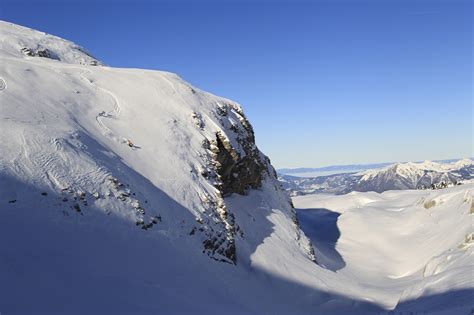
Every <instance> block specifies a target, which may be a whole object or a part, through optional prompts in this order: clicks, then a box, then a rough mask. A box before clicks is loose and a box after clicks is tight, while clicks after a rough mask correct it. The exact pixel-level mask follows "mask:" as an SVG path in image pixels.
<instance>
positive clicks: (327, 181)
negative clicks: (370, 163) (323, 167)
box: [279, 159, 474, 196]
mask: <svg viewBox="0 0 474 315" xmlns="http://www.w3.org/2000/svg"><path fill="white" fill-rule="evenodd" d="M279 178H280V181H281V182H282V185H283V187H284V188H285V189H286V190H288V191H289V192H290V194H291V195H292V196H297V195H305V194H313V193H335V194H345V193H349V192H351V191H375V192H383V191H386V190H401V189H428V188H433V189H437V188H443V187H447V186H453V185H457V184H459V183H462V182H463V181H466V180H471V179H473V178H474V163H473V160H472V159H463V160H454V161H453V160H449V161H443V163H439V162H432V161H425V162H421V163H414V162H408V163H395V164H391V165H388V166H386V167H384V168H379V169H373V170H367V171H363V172H353V173H343V174H334V175H328V176H319V177H308V178H304V177H296V176H291V175H285V174H280V177H279Z"/></svg>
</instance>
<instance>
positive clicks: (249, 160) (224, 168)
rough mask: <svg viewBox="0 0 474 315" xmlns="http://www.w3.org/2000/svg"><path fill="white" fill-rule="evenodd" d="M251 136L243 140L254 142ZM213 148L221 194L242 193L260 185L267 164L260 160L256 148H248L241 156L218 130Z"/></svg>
mask: <svg viewBox="0 0 474 315" xmlns="http://www.w3.org/2000/svg"><path fill="white" fill-rule="evenodd" d="M252 138H253V137H248V138H247V139H245V140H243V141H248V142H249V144H254V142H253V139H252ZM248 147H250V145H249V146H248ZM213 148H214V150H213V151H212V152H213V153H214V159H215V161H216V162H217V163H216V166H217V173H218V175H219V176H220V179H221V182H222V183H221V185H220V187H218V188H219V190H220V191H221V193H222V195H223V196H227V195H229V194H231V193H238V194H241V195H244V194H245V191H246V190H247V189H249V188H258V187H260V186H261V183H262V179H263V175H264V173H265V172H266V170H267V166H266V165H265V163H264V162H262V161H261V157H260V152H259V151H258V150H257V149H253V150H248V152H245V153H246V155H245V156H244V157H241V156H240V154H239V153H237V152H236V151H235V149H234V148H233V147H232V146H231V144H230V142H229V140H227V138H225V136H223V135H222V134H221V133H219V132H218V133H217V134H216V140H215V146H214V147H213Z"/></svg>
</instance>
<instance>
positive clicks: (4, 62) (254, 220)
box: [0, 22, 315, 311]
mask: <svg viewBox="0 0 474 315" xmlns="http://www.w3.org/2000/svg"><path fill="white" fill-rule="evenodd" d="M0 43H1V44H0V57H1V62H0V76H1V80H0V81H1V82H2V85H1V87H2V89H1V90H0V103H1V111H0V120H1V133H0V134H1V135H0V140H1V141H0V152H1V154H0V183H1V184H0V205H1V212H0V218H1V220H0V223H1V228H0V230H2V232H3V233H5V234H3V233H2V237H1V239H2V240H3V241H6V240H7V239H10V240H13V239H15V240H17V242H18V246H17V247H16V249H15V248H10V249H9V251H8V253H6V254H4V255H2V256H1V259H0V264H1V266H2V267H1V268H0V273H1V277H0V278H2V279H7V281H3V280H2V281H0V282H1V283H2V284H1V288H0V291H1V292H2V295H3V296H5V294H3V293H5V292H7V291H8V290H9V289H8V286H9V285H11V284H12V283H18V284H19V286H21V285H23V286H30V284H29V283H28V281H27V279H26V278H22V277H23V276H20V275H19V274H17V273H15V272H13V273H11V270H10V269H9V268H10V267H9V266H13V267H12V268H16V267H15V266H17V265H18V261H17V259H19V258H20V257H29V256H28V254H26V253H27V252H28V250H29V249H30V247H32V246H33V247H34V246H35V242H34V241H33V240H28V241H26V240H27V239H28V237H27V236H26V235H25V233H28V234H29V233H32V234H36V235H42V236H41V237H40V238H42V239H43V240H44V241H46V240H47V241H46V242H45V243H43V245H41V246H42V248H43V251H39V252H36V251H34V255H37V257H39V259H40V260H41V261H42V263H40V266H38V269H36V267H35V268H33V266H26V267H25V270H24V271H25V273H26V274H28V275H32V274H35V273H36V272H38V271H39V272H41V270H42V269H44V272H45V273H46V274H47V273H48V272H52V274H54V272H53V271H51V270H50V269H49V268H50V267H48V266H55V263H53V262H52V261H50V259H59V261H62V262H63V263H65V264H70V263H71V261H73V257H72V256H70V255H69V254H68V250H67V249H66V247H67V244H62V243H61V242H60V241H58V240H61V239H63V238H64V239H65V240H69V241H70V242H71V244H74V245H75V246H79V245H78V244H77V240H74V239H73V240H71V239H68V237H66V236H65V235H63V233H65V231H64V229H66V230H70V231H74V233H77V236H76V237H79V235H81V236H83V237H84V239H87V240H88V242H89V241H90V240H91V239H92V238H98V239H101V238H106V239H107V238H111V239H113V238H116V239H117V240H118V244H120V243H122V244H123V246H124V247H126V248H127V247H129V246H130V244H129V243H128V242H127V241H124V235H129V238H130V240H133V241H135V242H144V243H149V244H151V246H148V247H146V246H145V247H144V250H145V251H147V252H149V251H151V250H153V247H154V246H155V245H156V250H160V249H161V248H162V249H163V251H162V253H163V255H164V258H162V260H164V261H163V262H160V261H159V260H156V257H155V258H154V259H155V264H156V266H167V265H168V264H170V263H171V262H172V261H174V260H189V261H190V262H194V261H196V263H197V264H198V265H199V264H201V267H202V266H204V267H203V268H204V269H205V268H208V266H210V265H209V264H210V263H211V262H213V260H217V261H220V262H227V263H230V264H236V263H237V264H239V261H240V265H245V264H252V261H253V258H251V257H250V256H251V255H252V254H254V252H255V250H256V248H257V246H262V244H261V243H262V242H263V239H264V238H270V239H271V238H272V237H275V238H276V240H275V242H273V243H272V244H271V245H269V246H270V247H272V248H274V249H273V250H272V249H270V252H274V253H276V252H277V251H276V250H275V247H274V246H279V245H282V247H283V248H286V249H287V250H288V251H290V252H291V253H292V254H291V256H295V255H296V256H300V260H303V261H307V263H308V264H309V266H312V265H315V264H314V262H313V261H312V260H314V257H313V255H312V247H311V244H310V243H309V241H308V239H307V238H306V237H305V236H304V234H303V233H302V232H301V231H300V229H299V227H298V226H297V224H296V223H297V220H296V219H295V212H294V209H293V208H292V206H291V201H290V199H289V197H287V195H286V194H285V192H284V191H282V190H281V189H280V188H279V184H278V181H277V179H276V177H275V172H274V170H273V168H272V167H271V165H270V162H269V160H268V158H267V157H265V156H264V155H263V154H262V153H260V151H259V150H258V148H257V147H256V145H255V142H254V135H253V130H252V127H251V125H250V123H249V122H248V120H247V119H246V117H245V116H244V113H243V111H242V108H241V107H240V106H239V105H238V104H237V103H235V102H233V101H230V100H228V99H224V98H221V97H217V96H214V95H212V94H209V93H206V92H203V91H200V90H198V89H197V88H194V87H192V86H191V85H190V84H188V83H187V82H185V81H183V80H182V79H181V78H179V77H178V76H177V75H175V74H172V73H166V72H159V71H147V70H136V69H116V68H109V67H103V66H91V64H92V65H100V62H98V61H97V62H94V61H96V59H94V58H93V57H91V56H90V55H89V54H87V53H85V52H84V50H83V49H82V48H80V47H79V46H77V45H75V44H73V43H71V42H68V41H65V40H63V39H60V38H57V37H55V36H51V35H47V34H44V33H41V32H38V31H34V30H31V29H27V28H24V27H21V26H17V25H14V24H11V23H7V22H1V24H0ZM24 48H28V49H27V50H25V49H24ZM255 189H258V192H256V193H254V195H255V194H256V195H259V196H260V197H253V198H251V197H250V196H245V195H246V194H249V193H250V194H251V190H255ZM234 193H235V194H240V195H242V197H241V198H238V197H236V196H233V194H234ZM224 197H227V198H226V199H225V198H224ZM227 199H228V200H229V201H228V200H227ZM257 199H258V200H259V203H258V204H255V203H254V202H255V200H257ZM232 200H235V201H232ZM230 201H232V202H230ZM273 214H275V215H278V217H279V221H278V222H277V223H273V222H271V221H269V220H268V219H267V216H270V215H273ZM13 222H23V223H22V224H24V226H25V227H26V226H28V231H21V229H20V230H18V229H11V228H10V227H9V225H10V224H11V223H13ZM273 224H278V225H279V229H281V230H282V231H284V232H283V234H281V235H274V236H271V235H272V226H273ZM241 226H242V227H243V226H245V229H244V228H242V227H241ZM252 230H256V231H265V233H262V232H260V233H253V232H252ZM53 239H54V241H53ZM150 240H151V241H150ZM150 242H151V243H150ZM153 242H156V243H155V245H153ZM29 243H31V244H30V245H29ZM283 243H285V244H283ZM170 244H172V246H175V247H177V248H178V249H170ZM80 246H81V247H82V246H85V247H87V246H89V248H85V247H82V250H83V252H82V254H83V255H91V254H92V253H95V252H96V251H97V250H98V247H97V248H95V247H94V246H91V245H87V246H86V245H80ZM113 246H116V245H113ZM137 246H138V247H140V246H139V245H137ZM1 247H2V248H7V247H8V245H7V244H6V243H4V242H2V245H1ZM265 247H267V245H266V244H264V245H263V248H265ZM62 250H64V251H65V252H61V251H62ZM51 251H52V252H56V255H58V256H59V257H56V258H53V257H50V256H48V254H47V253H48V252H51ZM282 252H283V253H284V250H282ZM99 256H100V255H99ZM101 257H102V259H103V260H108V259H109V258H108V257H103V256H101ZM110 257H113V255H112V256H110ZM202 257H203V258H205V259H207V261H208V262H205V260H204V261H203V260H202ZM258 257H259V255H256V256H255V259H258ZM210 258H211V259H210ZM25 259H29V258H25ZM68 259H71V261H69V260H68ZM65 260H66V261H65ZM99 260H100V259H99ZM12 261H13V263H12ZM91 263H97V264H99V265H100V264H101V262H100V261H96V260H95V259H94V258H91ZM287 263H289V264H291V261H288V262H287ZM117 264H118V265H121V264H122V266H123V267H124V268H127V267H128V268H138V266H139V265H140V264H138V263H137V264H136V265H134V266H131V265H128V266H125V265H123V263H117ZM145 265H146V264H145ZM76 267H78V268H80V267H79V266H76ZM188 267H189V266H182V267H181V268H178V269H177V270H178V271H176V272H175V273H174V275H175V276H177V275H178V274H179V273H180V271H179V270H180V269H182V268H184V269H186V268H188ZM66 269H67V268H66ZM9 270H10V271H9ZM48 270H49V271H48ZM144 270H147V271H149V272H151V269H150V266H148V267H144ZM198 270H199V268H198ZM5 272H6V273H5ZM64 272H65V273H68V272H69V271H64V270H63V271H60V270H58V273H57V275H55V276H54V277H55V278H57V279H61V278H64V279H66V278H67V277H68V276H67V275H66V274H65V273H64ZM203 272H204V271H203ZM216 272H217V271H216ZM204 273H205V272H204ZM217 273H218V272H217ZM52 274H51V275H52ZM78 277H84V278H90V277H91V275H90V274H88V272H87V271H84V270H82V271H78ZM131 279H132V278H129V277H127V276H123V277H122V280H123V281H131ZM139 279H141V280H140V281H145V279H144V278H142V277H141V276H140V277H139ZM76 280H77V279H76ZM170 281H173V280H172V277H170V276H168V278H167V279H166V280H165V281H164V283H166V284H167V285H168V284H169V283H168V282H170ZM193 281H198V280H196V279H194V280H193ZM220 281H221V280H214V282H213V281H211V283H212V284H210V285H209V286H210V287H213V286H214V285H217V283H219V282H220ZM222 281H224V280H222ZM53 282H54V281H53ZM178 282H179V281H178ZM111 284H113V283H112V282H110V283H109V285H111ZM176 285H177V284H176ZM181 286H185V284H184V283H181ZM79 288H80V286H79V287H78V288H77V289H78V290H79ZM46 291H48V290H46ZM12 292H16V291H15V290H13V291H12ZM48 292H49V294H53V293H52V292H51V291H48ZM9 295H10V296H11V297H12V298H11V299H10V300H11V301H13V302H12V303H14V304H15V302H14V301H15V298H19V296H16V295H15V294H9ZM206 299H207V298H206ZM45 303H47V302H45ZM6 305H7V304H3V302H2V307H1V310H2V311H3V310H4V309H5V308H6V309H8V308H7V307H6Z"/></svg>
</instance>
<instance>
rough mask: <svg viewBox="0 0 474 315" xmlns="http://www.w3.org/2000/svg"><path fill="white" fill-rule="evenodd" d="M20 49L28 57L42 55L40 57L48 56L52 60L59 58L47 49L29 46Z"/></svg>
mask: <svg viewBox="0 0 474 315" xmlns="http://www.w3.org/2000/svg"><path fill="white" fill-rule="evenodd" d="M21 51H22V52H23V54H25V55H26V56H28V57H42V58H49V59H54V60H59V57H58V56H56V54H54V53H53V52H51V51H50V50H49V49H46V48H45V49H37V50H33V49H31V48H26V47H25V48H22V49H21Z"/></svg>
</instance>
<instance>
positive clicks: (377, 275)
mask: <svg viewBox="0 0 474 315" xmlns="http://www.w3.org/2000/svg"><path fill="white" fill-rule="evenodd" d="M473 193H474V185H473V184H466V185H461V186H457V187H452V188H447V189H443V190H437V191H403V190H402V191H389V192H385V193H382V194H378V193H374V192H365V193H362V192H353V193H350V194H347V195H341V196H334V195H332V196H331V195H307V196H300V197H294V198H293V202H294V204H295V207H296V208H298V209H299V210H298V213H299V217H300V220H302V221H303V220H306V221H310V224H308V223H306V222H302V227H303V230H305V232H306V233H307V235H308V236H310V238H311V239H312V241H313V243H314V244H320V243H322V247H323V249H324V246H326V247H328V246H333V247H334V252H337V254H338V255H340V258H339V260H340V261H343V264H342V265H343V267H342V268H341V263H340V262H339V263H338V266H336V267H338V268H337V269H338V270H337V273H338V274H339V275H340V276H341V277H347V279H350V281H351V282H352V281H353V282H356V283H360V284H363V285H364V287H365V292H364V294H365V295H368V296H369V297H370V299H371V300H373V301H377V303H378V304H381V305H384V307H386V308H388V309H393V308H395V307H396V306H397V305H398V307H397V308H396V309H397V310H398V309H400V310H404V308H405V306H402V305H404V303H405V302H407V301H410V300H415V299H423V298H424V297H429V296H432V295H437V294H439V295H440V296H441V297H439V298H438V302H437V304H436V306H435V307H433V309H431V311H435V310H440V309H441V308H442V307H443V306H444V307H445V306H446V304H451V306H452V307H454V306H456V303H465V302H466V301H469V299H467V300H465V299H464V298H462V295H463V294H464V295H465V298H466V297H471V298H472V294H473V291H472V290H473V287H474V275H473V272H472V271H473V268H474V259H473V258H474V257H473V244H474V243H473V241H472V233H473V224H472V223H473V222H472V210H471V207H472V206H473ZM317 209H320V210H319V211H324V212H325V215H326V216H327V215H328V214H327V213H332V214H335V215H336V216H337V226H334V228H333V229H334V230H335V232H333V233H336V234H338V238H337V241H336V242H335V244H334V241H333V242H332V243H330V244H327V242H325V241H324V239H323V237H324V235H319V234H318V233H314V231H311V230H309V229H311V228H312V227H313V226H314V225H315V224H314V222H317V221H320V220H324V217H323V216H322V215H321V214H320V213H317V212H315V211H316V210H317ZM308 213H310V214H308ZM311 214H313V215H311ZM326 252H327V248H326ZM323 254H325V252H323ZM326 255H327V253H326ZM316 257H318V251H316ZM323 258H324V256H323ZM324 262H325V264H327V265H328V267H329V268H335V267H334V266H332V265H330V264H331V263H335V262H336V263H337V261H335V259H332V261H331V260H329V261H327V260H325V261H324ZM346 285H348V284H346ZM447 292H460V294H459V295H458V296H456V294H454V295H452V296H450V295H449V294H447V295H446V298H445V300H443V301H440V300H439V299H442V296H443V294H444V293H447ZM450 299H453V301H452V302H451V301H449V300H450ZM427 300H429V299H427ZM460 300H462V301H460ZM407 303H408V302H407ZM411 304H413V303H411ZM407 305H410V303H408V304H407ZM457 306H459V305H457ZM472 306H473V303H472V301H470V302H469V303H468V304H467V305H466V308H465V309H464V312H467V310H470V308H469V307H472ZM423 307H426V308H423ZM430 307H431V306H429V305H423V306H422V307H420V306H417V307H416V308H415V309H416V310H417V311H420V310H423V311H429V310H430ZM407 309H410V308H408V307H407ZM410 310H413V309H410ZM453 313H455V312H454V311H453ZM459 313H460V314H462V311H460V312H459Z"/></svg>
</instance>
